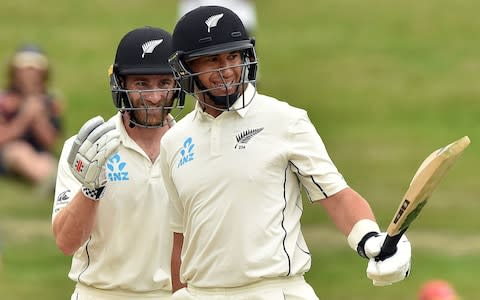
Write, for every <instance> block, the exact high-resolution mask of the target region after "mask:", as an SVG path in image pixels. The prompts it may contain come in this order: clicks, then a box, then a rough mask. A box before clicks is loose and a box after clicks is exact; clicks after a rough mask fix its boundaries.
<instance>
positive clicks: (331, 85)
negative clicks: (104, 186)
mask: <svg viewBox="0 0 480 300" xmlns="http://www.w3.org/2000/svg"><path fill="white" fill-rule="evenodd" d="M257 10H258V23H259V26H258V29H257V32H256V33H255V36H256V38H257V46H258V47H257V52H258V56H259V61H260V70H261V71H260V72H261V78H260V85H259V90H260V92H262V93H264V94H269V95H272V96H275V97H277V98H279V99H283V100H286V101H288V102H290V103H291V104H292V105H295V106H300V107H303V108H305V109H307V110H308V112H309V116H310V118H311V119H312V121H313V123H314V124H315V125H316V127H317V129H318V131H319V133H320V134H321V136H322V138H323V139H324V142H325V143H326V145H327V148H328V150H329V153H330V155H331V157H332V159H333V160H334V162H335V163H336V165H337V167H338V168H339V169H340V170H341V172H342V173H343V175H344V176H345V178H346V179H347V180H348V182H349V184H350V185H351V186H352V187H353V188H355V189H356V190H357V191H359V192H360V193H361V194H362V195H363V196H365V197H366V198H367V199H368V200H369V202H370V203H371V206H372V208H373V209H374V211H375V212H376V215H377V219H378V222H379V223H380V224H381V226H382V227H383V228H386V226H387V225H388V223H389V221H390V219H391V217H392V214H393V211H394V210H395V209H396V208H397V205H398V203H399V200H400V199H401V197H402V196H403V193H404V192H405V190H406V188H407V186H408V183H409V181H410V178H411V177H412V175H413V174H414V172H415V170H416V169H417V167H418V165H419V164H420V162H421V161H422V160H423V159H424V158H425V157H426V156H427V155H428V154H429V153H430V152H432V151H433V150H435V149H437V148H439V147H441V146H443V145H445V144H447V143H448V142H451V141H453V140H456V139H457V138H460V137H462V136H464V135H469V136H470V138H471V140H472V144H471V146H470V148H469V149H467V151H466V152H465V153H464V155H463V157H462V158H461V159H460V160H459V161H458V163H457V164H456V165H455V167H454V168H453V169H452V170H451V172H450V173H449V174H448V176H447V177H446V178H445V180H444V181H443V182H442V184H441V186H440V187H439V188H438V190H436V191H435V193H434V195H433V196H432V198H431V200H430V201H429V203H428V204H427V206H426V208H425V209H424V210H423V212H422V214H421V216H420V218H419V219H418V220H416V221H415V223H414V224H413V226H412V228H411V229H410V231H409V234H408V236H409V238H410V240H411V242H412V246H413V266H412V275H411V277H410V278H409V279H407V280H405V281H403V282H401V283H399V284H395V285H392V286H389V287H381V288H380V287H373V286H372V284H371V282H370V281H369V280H368V278H366V275H365V268H366V261H364V260H362V259H360V258H359V257H358V256H356V255H355V253H353V252H352V251H351V250H350V249H349V248H348V246H347V244H346V241H345V238H344V237H343V236H341V234H340V233H339V232H337V231H335V228H334V227H333V225H332V224H331V223H330V221H329V220H328V217H327V216H326V215H325V213H324V212H323V211H322V210H321V209H320V208H319V206H317V205H309V204H306V205H305V210H304V218H303V224H304V230H305V234H306V236H307V240H308V242H309V244H310V248H311V251H312V253H313V266H312V269H311V271H310V272H309V273H308V274H307V278H308V280H309V282H310V283H311V284H312V286H313V287H314V288H315V290H316V292H317V294H318V295H319V297H320V298H321V299H323V300H326V299H355V300H357V299H358V300H362V299H365V300H366V299H373V300H375V299H397V300H400V299H405V300H406V299H410V300H412V299H415V295H416V293H417V290H418V289H419V287H420V286H421V284H422V283H423V282H424V281H426V280H428V279H431V278H444V279H446V280H449V281H450V282H452V284H453V285H454V286H455V287H456V288H457V289H458V291H459V293H460V295H461V296H462V297H463V299H477V298H478V294H479V292H480V291H479V288H478V284H477V280H478V271H477V270H479V269H480V261H479V255H478V254H479V251H480V239H478V238H477V231H478V228H479V225H480V220H479V218H478V217H477V214H478V213H477V212H478V210H479V206H480V204H479V201H478V199H477V198H478V196H477V195H478V189H479V187H478V183H477V181H478V180H477V178H478V177H477V169H478V166H479V156H478V153H480V151H479V147H480V146H479V145H480V143H479V142H478V141H480V132H479V129H478V121H477V120H478V119H479V116H480V105H479V104H478V98H479V96H480V85H479V84H478V83H479V81H480V78H479V77H480V39H479V38H478V37H479V36H480V18H479V17H478V11H479V10H480V3H479V2H478V1H474V0H457V1H447V0H423V1H415V0H404V1H379V0H364V1H355V0H323V1H317V0H297V1H275V0H261V1H257ZM175 20H176V1H158V0H157V1H153V0H135V1H112V0H102V1H93V0H84V1H59V0H43V1H40V0H16V1H12V0H3V1H0V28H1V29H0V57H3V58H5V59H6V58H7V57H8V56H9V55H10V54H11V53H12V52H13V49H14V48H15V47H16V46H17V45H18V44H20V43H23V42H29V41H32V42H37V43H39V44H41V45H42V46H43V47H44V48H45V50H46V51H47V53H48V55H49V56H50V58H51V62H52V65H53V67H54V71H53V74H52V86H53V87H54V88H56V89H58V90H59V91H61V92H62V94H63V95H64V98H65V105H66V113H65V118H64V122H65V138H66V137H68V136H70V135H71V134H73V133H75V132H76V130H77V129H78V128H79V127H80V125H81V124H82V123H83V122H84V121H85V120H86V119H88V118H90V117H92V116H94V115H96V114H101V115H102V116H104V117H108V116H110V115H111V114H113V113H114V108H113V105H112V102H111V98H110V94H109V86H108V81H107V76H106V72H107V68H108V66H109V65H110V64H111V63H112V61H113V57H114V53H115V48H116V45H117V43H118V41H119V39H120V38H121V37H122V35H123V34H124V33H126V32H127V31H129V30H131V29H133V28H134V27H138V26H142V25H154V26H161V27H164V28H165V29H168V30H170V31H171V30H172V29H173V27H174V24H175ZM0 82H1V83H4V79H3V78H2V80H1V81H0ZM278 122H282V120H278ZM60 147H61V145H60V144H59V149H60ZM52 201H53V199H51V198H50V197H46V196H40V195H38V194H37V193H36V192H35V190H33V189H31V188H30V187H29V186H28V185H26V184H25V183H22V182H18V181H16V180H14V179H12V178H3V179H0V241H1V253H2V267H1V271H0V298H1V299H13V300H17V299H32V298H34V299H69V296H70V294H71V292H72V290H73V283H72V282H71V281H69V280H68V279H67V272H68V270H69V267H70V258H69V257H64V256H63V255H62V254H61V253H60V251H58V250H57V249H56V247H55V243H54V240H53V238H52V234H51V230H50V213H51V206H52Z"/></svg>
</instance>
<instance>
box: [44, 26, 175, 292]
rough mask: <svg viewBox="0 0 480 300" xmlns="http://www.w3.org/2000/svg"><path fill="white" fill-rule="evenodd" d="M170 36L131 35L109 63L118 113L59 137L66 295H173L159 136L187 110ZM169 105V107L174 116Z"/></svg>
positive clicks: (57, 225)
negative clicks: (69, 285) (69, 290)
mask: <svg viewBox="0 0 480 300" xmlns="http://www.w3.org/2000/svg"><path fill="white" fill-rule="evenodd" d="M171 52H172V44H171V35H170V33H168V32H166V31H164V30H162V29H159V28H154V27H142V28H137V29H134V30H132V31H130V32H128V33H127V34H126V35H125V36H124V37H123V38H122V39H121V41H120V43H119V45H118V48H117V52H116V56H115V62H114V64H113V66H112V69H111V72H112V73H111V75H110V84H111V90H112V98H113V103H114V105H115V106H116V108H117V110H118V113H117V114H116V115H115V116H113V117H112V118H111V119H110V120H108V121H107V122H104V121H103V118H101V117H100V116H97V117H95V118H93V119H91V120H89V121H88V122H86V123H85V125H83V127H82V128H81V129H80V131H79V133H78V135H76V136H73V137H71V138H70V139H68V140H67V141H66V142H65V145H64V147H63V151H62V154H61V157H60V165H59V168H58V177H57V183H56V191H55V200H54V201H55V203H54V205H53V214H52V223H53V232H54V235H55V240H56V244H57V246H58V248H59V249H60V250H61V251H62V252H63V253H65V254H66V255H73V257H72V266H71V269H70V273H69V274H68V276H69V278H70V279H71V280H73V281H75V282H76V288H75V291H74V293H73V295H72V298H71V299H75V300H83V299H170V297H171V293H172V286H171V279H170V259H171V252H172V233H171V231H170V228H169V224H168V214H167V193H166V191H165V188H164V185H163V181H162V174H161V172H160V166H159V165H160V164H159V158H158V155H159V151H160V141H161V139H162V137H163V135H164V134H165V133H166V132H167V131H168V130H169V129H170V128H171V127H172V126H173V124H174V123H175V121H174V119H173V115H172V114H173V111H178V110H177V108H179V109H180V108H182V107H183V99H182V98H178V97H177V96H179V90H180V89H179V88H178V87H177V85H176V83H175V80H174V78H173V73H172V70H171V68H170V66H169V64H168V57H169V56H170V54H171ZM170 112H172V114H170Z"/></svg>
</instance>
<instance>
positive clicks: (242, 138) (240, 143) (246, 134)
mask: <svg viewBox="0 0 480 300" xmlns="http://www.w3.org/2000/svg"><path fill="white" fill-rule="evenodd" d="M262 130H263V127H262V128H256V129H247V130H244V131H242V132H241V133H240V134H239V135H237V136H236V139H237V144H236V145H235V149H245V147H246V144H247V143H248V142H249V141H250V139H251V138H252V137H254V136H255V135H257V134H259V133H260V132H261V131H262Z"/></svg>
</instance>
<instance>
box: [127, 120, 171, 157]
mask: <svg viewBox="0 0 480 300" xmlns="http://www.w3.org/2000/svg"><path fill="white" fill-rule="evenodd" d="M123 124H124V127H125V130H126V131H127V134H128V136H130V138H131V139H132V140H134V141H135V143H136V144H137V145H138V146H139V147H140V148H142V150H143V151H144V152H145V153H146V154H147V155H148V157H149V158H150V160H151V161H152V162H153V161H155V159H157V157H158V154H159V153H160V140H161V139H162V137H163V135H164V134H165V132H167V130H168V129H169V128H170V127H169V126H168V125H166V126H163V127H159V128H144V127H140V126H135V127H133V128H132V127H130V126H129V120H128V119H127V118H124V119H123Z"/></svg>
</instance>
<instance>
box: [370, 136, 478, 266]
mask: <svg viewBox="0 0 480 300" xmlns="http://www.w3.org/2000/svg"><path fill="white" fill-rule="evenodd" d="M469 144H470V139H469V138H468V136H464V137H463V138H461V139H459V140H456V141H454V142H453V143H450V144H448V145H447V146H445V147H442V148H440V149H437V150H435V151H434V152H432V153H431V154H430V155H429V156H428V157H427V158H426V159H425V160H424V161H423V162H422V164H421V165H420V167H419V168H418V170H417V172H416V173H415V175H414V176H413V178H412V181H411V182H410V186H409V187H408V189H407V191H406V193H405V195H404V196H403V199H402V201H401V203H400V205H399V207H398V208H397V210H396V212H395V215H394V216H393V219H392V221H391V222H390V225H389V226H388V228H387V237H386V239H385V242H384V243H383V245H382V248H381V251H380V254H379V255H378V256H377V257H376V260H377V261H379V260H384V259H387V258H388V257H390V256H392V255H393V254H395V252H396V251H397V243H398V241H399V240H400V238H401V237H402V234H403V233H404V232H405V231H406V230H407V229H408V227H409V226H410V224H411V223H412V222H413V220H415V219H416V218H417V216H418V214H419V213H420V211H421V210H422V208H423V207H424V206H425V204H427V201H428V199H429V198H430V196H431V195H432V193H433V191H434V190H435V188H436V187H437V186H438V184H439V183H440V181H441V180H442V178H444V177H445V174H446V173H447V172H448V171H449V170H450V169H451V167H452V166H453V165H454V164H455V162H456V161H457V158H458V157H460V155H461V154H462V153H463V151H464V150H465V149H466V148H467V147H468V145H469Z"/></svg>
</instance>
